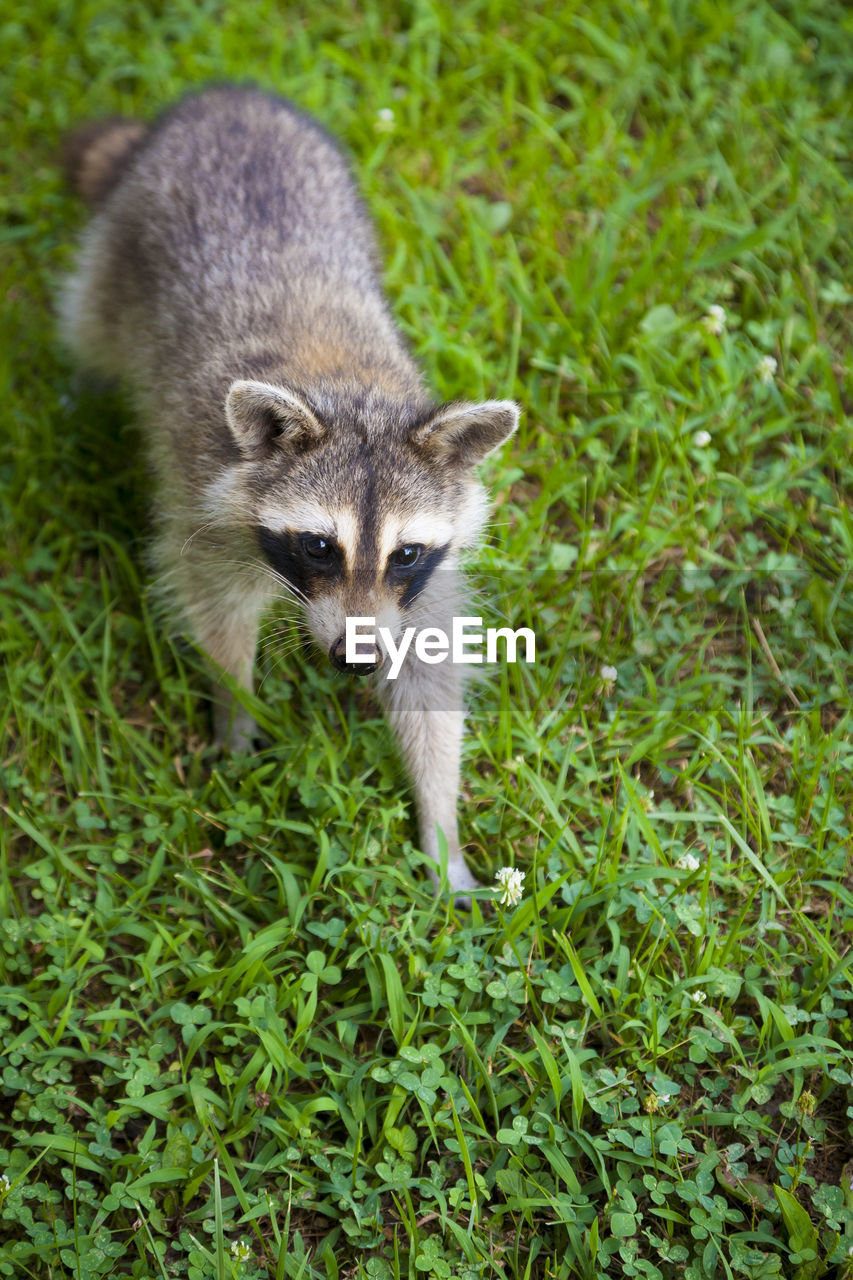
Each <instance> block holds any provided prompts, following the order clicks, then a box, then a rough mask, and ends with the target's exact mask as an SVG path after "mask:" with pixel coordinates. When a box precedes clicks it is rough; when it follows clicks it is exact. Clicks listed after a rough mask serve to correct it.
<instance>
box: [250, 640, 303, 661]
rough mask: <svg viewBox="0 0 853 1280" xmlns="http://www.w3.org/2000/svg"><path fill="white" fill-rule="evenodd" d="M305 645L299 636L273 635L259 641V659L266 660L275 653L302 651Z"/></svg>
mask: <svg viewBox="0 0 853 1280" xmlns="http://www.w3.org/2000/svg"><path fill="white" fill-rule="evenodd" d="M303 643H304V641H303V638H302V636H299V635H297V636H293V635H285V636H282V635H272V636H267V637H266V639H265V640H261V641H259V643H258V646H257V650H256V652H257V654H258V656H259V657H264V658H266V657H268V656H269V655H270V654H273V653H279V652H285V651H286V652H288V653H290V652H291V651H292V650H295V649H301V648H302V645H303Z"/></svg>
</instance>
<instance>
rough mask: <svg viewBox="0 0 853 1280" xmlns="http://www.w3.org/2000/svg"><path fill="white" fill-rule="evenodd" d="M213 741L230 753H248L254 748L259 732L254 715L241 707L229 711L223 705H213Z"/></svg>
mask: <svg viewBox="0 0 853 1280" xmlns="http://www.w3.org/2000/svg"><path fill="white" fill-rule="evenodd" d="M213 722H214V741H215V743H216V745H217V746H218V747H222V748H223V750H225V751H230V752H231V754H232V755H237V754H238V753H239V752H242V753H243V754H246V755H250V754H251V753H252V752H253V751H254V750H255V741H256V739H257V737H258V735H259V733H260V730H259V729H258V726H257V724H256V723H255V720H254V717H253V716H251V715H250V714H249V712H248V711H246V710H245V709H244V708H243V707H238V708H237V709H236V710H235V711H233V712H229V711H227V710H226V708H224V707H215V708H214V715H213Z"/></svg>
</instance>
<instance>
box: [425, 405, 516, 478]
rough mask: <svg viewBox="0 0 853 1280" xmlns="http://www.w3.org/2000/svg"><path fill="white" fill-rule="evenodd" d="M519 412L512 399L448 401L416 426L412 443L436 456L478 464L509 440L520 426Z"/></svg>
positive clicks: (456, 461)
mask: <svg viewBox="0 0 853 1280" xmlns="http://www.w3.org/2000/svg"><path fill="white" fill-rule="evenodd" d="M518 414H519V408H518V405H517V404H515V403H514V402H513V401H512V400H485V401H484V402H483V403H482V404H464V403H456V404H446V405H444V406H443V407H442V408H441V409H439V410H438V412H437V413H436V414H434V415H433V417H431V418H430V419H428V421H427V422H424V423H423V424H422V425H421V426H419V427H415V429H414V431H413V432H412V436H411V439H412V443H413V444H415V445H417V447H418V448H420V449H423V450H424V451H425V452H427V453H429V454H431V455H432V456H433V457H435V458H442V459H444V460H447V461H448V462H450V461H452V462H455V463H457V464H458V465H459V466H463V467H474V466H476V465H477V463H478V462H481V461H482V459H483V458H485V457H486V455H487V454H489V453H492V452H493V450H495V449H497V448H499V447H500V446H501V445H502V444H503V442H504V441H505V440H508V439H509V437H510V436H511V435H512V433H513V432H514V431H515V429H516V427H517V426H518Z"/></svg>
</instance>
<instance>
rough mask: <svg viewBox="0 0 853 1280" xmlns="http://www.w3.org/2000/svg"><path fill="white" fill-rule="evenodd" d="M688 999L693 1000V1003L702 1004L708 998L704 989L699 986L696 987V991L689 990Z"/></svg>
mask: <svg viewBox="0 0 853 1280" xmlns="http://www.w3.org/2000/svg"><path fill="white" fill-rule="evenodd" d="M690 999H691V1000H692V1001H693V1003H694V1004H704V1003H705V1001H706V1000H707V999H708V997H707V996H706V995H705V992H704V991H702V990H701V989H700V988H697V989H696V991H691V992H690Z"/></svg>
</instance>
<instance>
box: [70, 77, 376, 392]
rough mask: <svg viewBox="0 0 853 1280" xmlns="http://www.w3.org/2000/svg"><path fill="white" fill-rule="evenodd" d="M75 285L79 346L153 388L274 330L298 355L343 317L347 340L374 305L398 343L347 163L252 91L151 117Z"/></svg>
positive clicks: (195, 101)
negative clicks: (173, 371)
mask: <svg viewBox="0 0 853 1280" xmlns="http://www.w3.org/2000/svg"><path fill="white" fill-rule="evenodd" d="M78 277H79V278H78V281H77V283H76V288H77V292H78V295H81V296H78V297H76V298H74V299H73V300H72V307H71V309H72V310H74V312H75V319H76V320H77V322H78V324H79V325H80V327H81V333H82V339H81V340H80V341H77V342H75V340H74V334H69V337H70V339H71V341H72V344H73V345H77V346H78V348H79V347H81V346H82V347H84V348H85V347H86V346H87V345H88V346H89V348H91V347H92V345H93V341H92V339H93V338H94V339H95V343H96V344H97V343H100V344H102V345H103V347H104V349H105V355H106V358H105V359H104V360H103V361H102V362H101V363H102V364H103V365H104V366H108V365H112V366H121V365H122V364H125V365H131V366H135V367H131V368H129V369H127V370H124V369H122V368H117V371H118V372H120V373H122V372H128V373H129V374H131V375H132V374H134V372H137V373H138V374H139V375H140V377H141V379H142V380H143V381H144V380H145V378H146V377H150V375H151V371H152V367H153V366H154V365H157V366H159V367H162V366H163V364H164V363H165V365H167V366H168V365H171V364H173V363H178V362H180V363H182V364H183V366H184V367H185V368H186V366H187V365H188V364H193V363H197V362H199V361H203V360H207V359H210V358H211V357H214V358H215V357H216V354H217V353H218V352H223V351H225V350H227V349H230V348H233V346H234V344H235V342H237V343H238V344H239V343H243V345H244V346H245V345H246V344H249V345H251V344H254V345H255V346H257V347H263V346H264V345H265V344H266V345H268V343H269V341H270V340H272V335H273V332H274V333H275V334H276V335H278V337H280V338H281V339H282V340H283V341H284V342H285V343H286V344H288V343H289V345H290V346H291V347H292V348H293V349H294V350H299V349H301V346H304V340H305V338H306V335H308V334H309V333H310V332H311V331H312V329H314V328H316V325H317V324H318V323H325V324H326V325H328V324H330V323H332V324H334V322H333V320H330V317H334V316H335V315H338V316H339V317H341V322H340V323H339V324H338V326H337V329H338V330H339V331H340V333H341V334H343V333H345V332H346V331H347V329H352V324H351V320H352V317H353V315H359V316H361V317H362V324H361V327H362V328H364V323H363V321H364V312H365V307H367V310H368V312H372V313H373V314H372V317H371V316H368V319H371V318H372V319H373V320H378V322H379V328H380V329H384V330H387V332H385V333H384V334H382V335H381V337H382V338H384V339H385V340H386V341H391V344H392V346H396V345H397V344H398V341H399V340H398V339H397V340H395V339H396V335H392V333H391V331H390V330H389V329H388V326H389V325H390V318H389V316H388V314H387V309H386V307H385V303H384V298H383V295H382V291H381V287H380V285H379V282H378V265H377V255H376V249H375V242H374V236H373V230H372V227H371V224H370V222H369V219H368V218H367V215H366V213H365V211H364V208H363V206H362V203H361V200H360V198H359V196H358V193H357V191H356V188H355V184H354V182H353V179H352V177H351V175H350V172H349V168H348V165H347V162H346V161H345V159H344V158H343V156H342V155H341V153H340V151H339V150H338V148H337V146H336V145H335V143H334V142H333V141H332V139H331V138H330V137H329V135H328V134H326V132H325V130H323V129H322V128H321V126H319V125H318V124H317V123H316V122H315V121H313V120H312V119H311V118H310V117H308V116H306V115H304V114H303V113H301V112H300V111H298V110H297V109H296V108H295V107H293V106H292V104H290V103H288V102H287V101H286V100H285V99H281V98H277V97H274V96H272V95H269V94H265V93H262V92H260V91H258V90H253V89H243V88H240V89H237V88H217V89H210V90H206V91H204V92H202V93H199V94H196V95H191V96H190V97H187V98H185V99H184V100H183V101H182V102H180V103H179V104H178V106H177V107H175V108H174V109H173V110H172V111H170V112H168V113H167V114H166V115H164V116H163V117H161V118H160V120H159V121H157V122H155V124H154V126H153V127H152V128H151V129H150V131H149V132H148V134H147V135H146V136H145V137H144V138H143V139H142V140H141V141H140V142H139V143H138V144H137V145H136V147H135V150H134V151H133V153H132V155H131V156H130V157H129V159H126V160H125V161H124V164H123V170H122V172H121V173H120V175H119V176H118V180H117V181H116V182H115V183H114V185H113V186H112V188H111V189H108V191H107V195H106V197H105V198H104V200H103V203H102V205H101V207H100V209H99V210H98V211H97V212H96V214H95V216H94V218H93V221H92V225H91V228H90V230H89V233H88V236H87V239H86V242H85V243H84V249H83V255H82V259H81V269H80V271H79V273H78ZM72 292H73V289H72ZM82 295H85V296H82ZM371 304H372V305H371ZM347 316H348V317H349V320H348V322H345V321H344V317H347ZM368 327H369V324H368ZM66 328H68V326H67V325H66ZM87 333H88V335H89V337H88V341H87V337H86V334H87ZM107 348H110V350H111V351H112V352H113V358H110V355H109V352H107ZM140 366H145V367H140Z"/></svg>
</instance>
